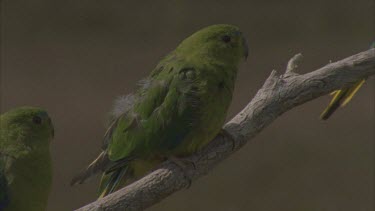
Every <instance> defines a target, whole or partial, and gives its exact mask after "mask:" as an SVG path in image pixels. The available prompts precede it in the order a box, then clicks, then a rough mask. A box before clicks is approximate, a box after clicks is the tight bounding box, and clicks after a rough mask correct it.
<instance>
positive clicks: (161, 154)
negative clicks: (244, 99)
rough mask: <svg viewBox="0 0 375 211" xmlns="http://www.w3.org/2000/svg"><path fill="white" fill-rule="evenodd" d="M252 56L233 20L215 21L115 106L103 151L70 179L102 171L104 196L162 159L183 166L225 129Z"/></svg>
mask: <svg viewBox="0 0 375 211" xmlns="http://www.w3.org/2000/svg"><path fill="white" fill-rule="evenodd" d="M247 55H248V47H247V44H246V40H245V38H244V36H243V34H242V32H241V31H240V30H239V28H238V27H236V26H232V25H224V24H221V25H212V26H209V27H206V28H203V29H201V30H199V31H198V32H196V33H194V34H193V35H191V36H190V37H188V38H186V39H185V40H183V41H182V42H181V44H180V45H179V46H177V48H176V49H175V50H174V51H172V52H171V53H169V54H168V55H167V56H166V57H165V58H164V59H162V60H161V61H160V62H159V64H158V65H157V66H156V68H155V69H154V70H153V71H152V72H151V74H150V75H149V77H148V78H146V79H145V80H143V81H142V82H141V87H140V88H139V89H138V90H137V91H136V92H135V93H134V94H131V95H128V96H126V97H123V98H120V99H119V100H118V101H117V103H115V108H114V111H113V116H114V117H113V121H112V122H111V124H110V126H109V128H108V130H107V132H106V134H105V136H104V144H103V147H102V152H101V153H100V155H99V156H98V157H97V159H95V160H94V161H93V162H92V163H91V164H90V165H89V166H88V167H87V168H86V169H85V170H84V171H83V172H81V173H80V174H79V175H78V176H76V177H75V178H73V180H72V182H71V184H72V185H74V184H77V183H83V182H84V181H85V180H86V179H87V178H89V177H91V176H92V175H94V174H97V173H100V172H103V176H102V181H101V185H100V188H99V194H100V197H103V196H105V195H107V194H110V193H112V192H114V191H115V190H117V189H119V188H120V187H122V186H124V185H126V184H129V183H130V182H132V181H133V180H134V179H137V178H139V177H141V176H143V175H144V174H145V173H146V172H147V171H149V170H150V169H152V168H154V167H155V166H156V165H157V164H158V163H160V162H162V161H163V160H166V159H170V160H172V161H176V162H177V163H178V162H180V161H182V159H181V158H183V157H185V156H187V155H190V154H192V153H194V152H196V151H197V150H199V149H201V148H202V147H203V146H205V145H206V144H207V143H208V142H209V141H211V140H212V139H213V138H214V137H215V135H217V134H218V133H219V132H220V131H221V127H222V126H223V124H224V121H225V118H226V114H227V110H228V107H229V105H230V102H231V99H232V94H233V89H234V85H235V81H236V75H237V70H238V66H239V64H240V62H241V61H242V60H243V58H246V57H247ZM185 161H186V160H185ZM181 163H183V162H180V164H181Z"/></svg>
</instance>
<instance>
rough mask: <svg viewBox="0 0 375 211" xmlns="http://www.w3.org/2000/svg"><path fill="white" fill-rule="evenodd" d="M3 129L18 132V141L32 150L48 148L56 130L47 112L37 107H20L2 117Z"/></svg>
mask: <svg viewBox="0 0 375 211" xmlns="http://www.w3.org/2000/svg"><path fill="white" fill-rule="evenodd" d="M1 128H7V129H8V130H17V132H18V134H19V135H20V136H21V137H20V138H18V139H17V140H18V141H20V142H23V143H22V144H23V145H25V146H28V147H29V148H31V149H37V148H38V149H39V148H45V147H43V146H46V147H48V146H49V143H50V141H51V140H52V138H53V136H54V128H53V125H52V121H51V118H50V117H49V116H48V114H47V112H46V111H45V110H43V109H41V108H36V107H20V108H16V109H13V110H11V111H9V112H7V113H5V114H4V115H2V116H1Z"/></svg>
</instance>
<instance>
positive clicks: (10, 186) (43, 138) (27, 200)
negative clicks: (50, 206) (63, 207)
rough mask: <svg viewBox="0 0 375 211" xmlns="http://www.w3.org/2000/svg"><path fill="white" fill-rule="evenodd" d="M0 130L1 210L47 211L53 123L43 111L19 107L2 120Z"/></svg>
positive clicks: (50, 177)
mask: <svg viewBox="0 0 375 211" xmlns="http://www.w3.org/2000/svg"><path fill="white" fill-rule="evenodd" d="M0 129H1V130H0V210H1V211H25V210H27V211H41V210H45V209H46V206H47V200H48V195H49V192H50V187H51V180H52V168H51V156H50V152H49V145H50V141H51V140H52V138H53V135H54V130H53V126H52V123H51V119H50V118H49V116H48V114H47V112H45V111H44V110H43V109H41V108H34V107H20V108H16V109H13V110H11V111H8V112H7V113H4V114H2V115H1V116H0Z"/></svg>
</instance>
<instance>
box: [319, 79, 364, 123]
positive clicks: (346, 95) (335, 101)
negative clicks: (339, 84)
mask: <svg viewBox="0 0 375 211" xmlns="http://www.w3.org/2000/svg"><path fill="white" fill-rule="evenodd" d="M364 82H365V79H363V80H360V81H358V82H357V83H355V84H354V85H353V86H351V87H349V88H345V89H342V90H338V91H335V92H333V93H332V94H333V95H334V96H333V98H332V100H331V102H330V103H329V105H328V107H327V108H326V109H325V110H324V111H323V112H322V114H321V115H320V118H321V119H322V120H327V119H328V118H329V117H330V116H331V115H332V114H333V113H334V112H335V111H336V110H337V109H338V108H339V107H340V106H345V105H346V104H347V103H349V101H350V100H351V99H352V98H353V96H354V95H355V94H356V93H357V92H358V90H359V89H360V88H361V86H362V85H363V83H364Z"/></svg>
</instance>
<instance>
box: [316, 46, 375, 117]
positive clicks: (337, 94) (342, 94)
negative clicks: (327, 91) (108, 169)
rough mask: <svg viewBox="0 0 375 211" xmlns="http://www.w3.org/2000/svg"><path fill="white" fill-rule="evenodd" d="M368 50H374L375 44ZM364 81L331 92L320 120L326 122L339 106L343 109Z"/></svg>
mask: <svg viewBox="0 0 375 211" xmlns="http://www.w3.org/2000/svg"><path fill="white" fill-rule="evenodd" d="M370 48H375V42H373V43H372V45H371V47H370ZM365 81H366V79H362V80H360V81H357V82H356V83H355V84H353V85H352V86H350V87H346V88H343V89H340V90H336V91H334V92H332V93H331V95H333V98H332V100H331V102H330V103H329V105H328V106H327V108H326V109H325V110H324V111H323V112H322V114H321V115H320V118H321V119H322V120H327V119H328V118H329V117H330V116H331V115H332V114H333V113H334V112H335V111H336V110H337V109H338V108H339V107H340V106H341V107H343V106H345V105H346V104H348V103H349V102H350V100H351V99H352V98H353V97H354V95H355V94H356V93H357V92H358V90H359V89H360V88H361V87H362V85H363V84H364V83H365Z"/></svg>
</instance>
